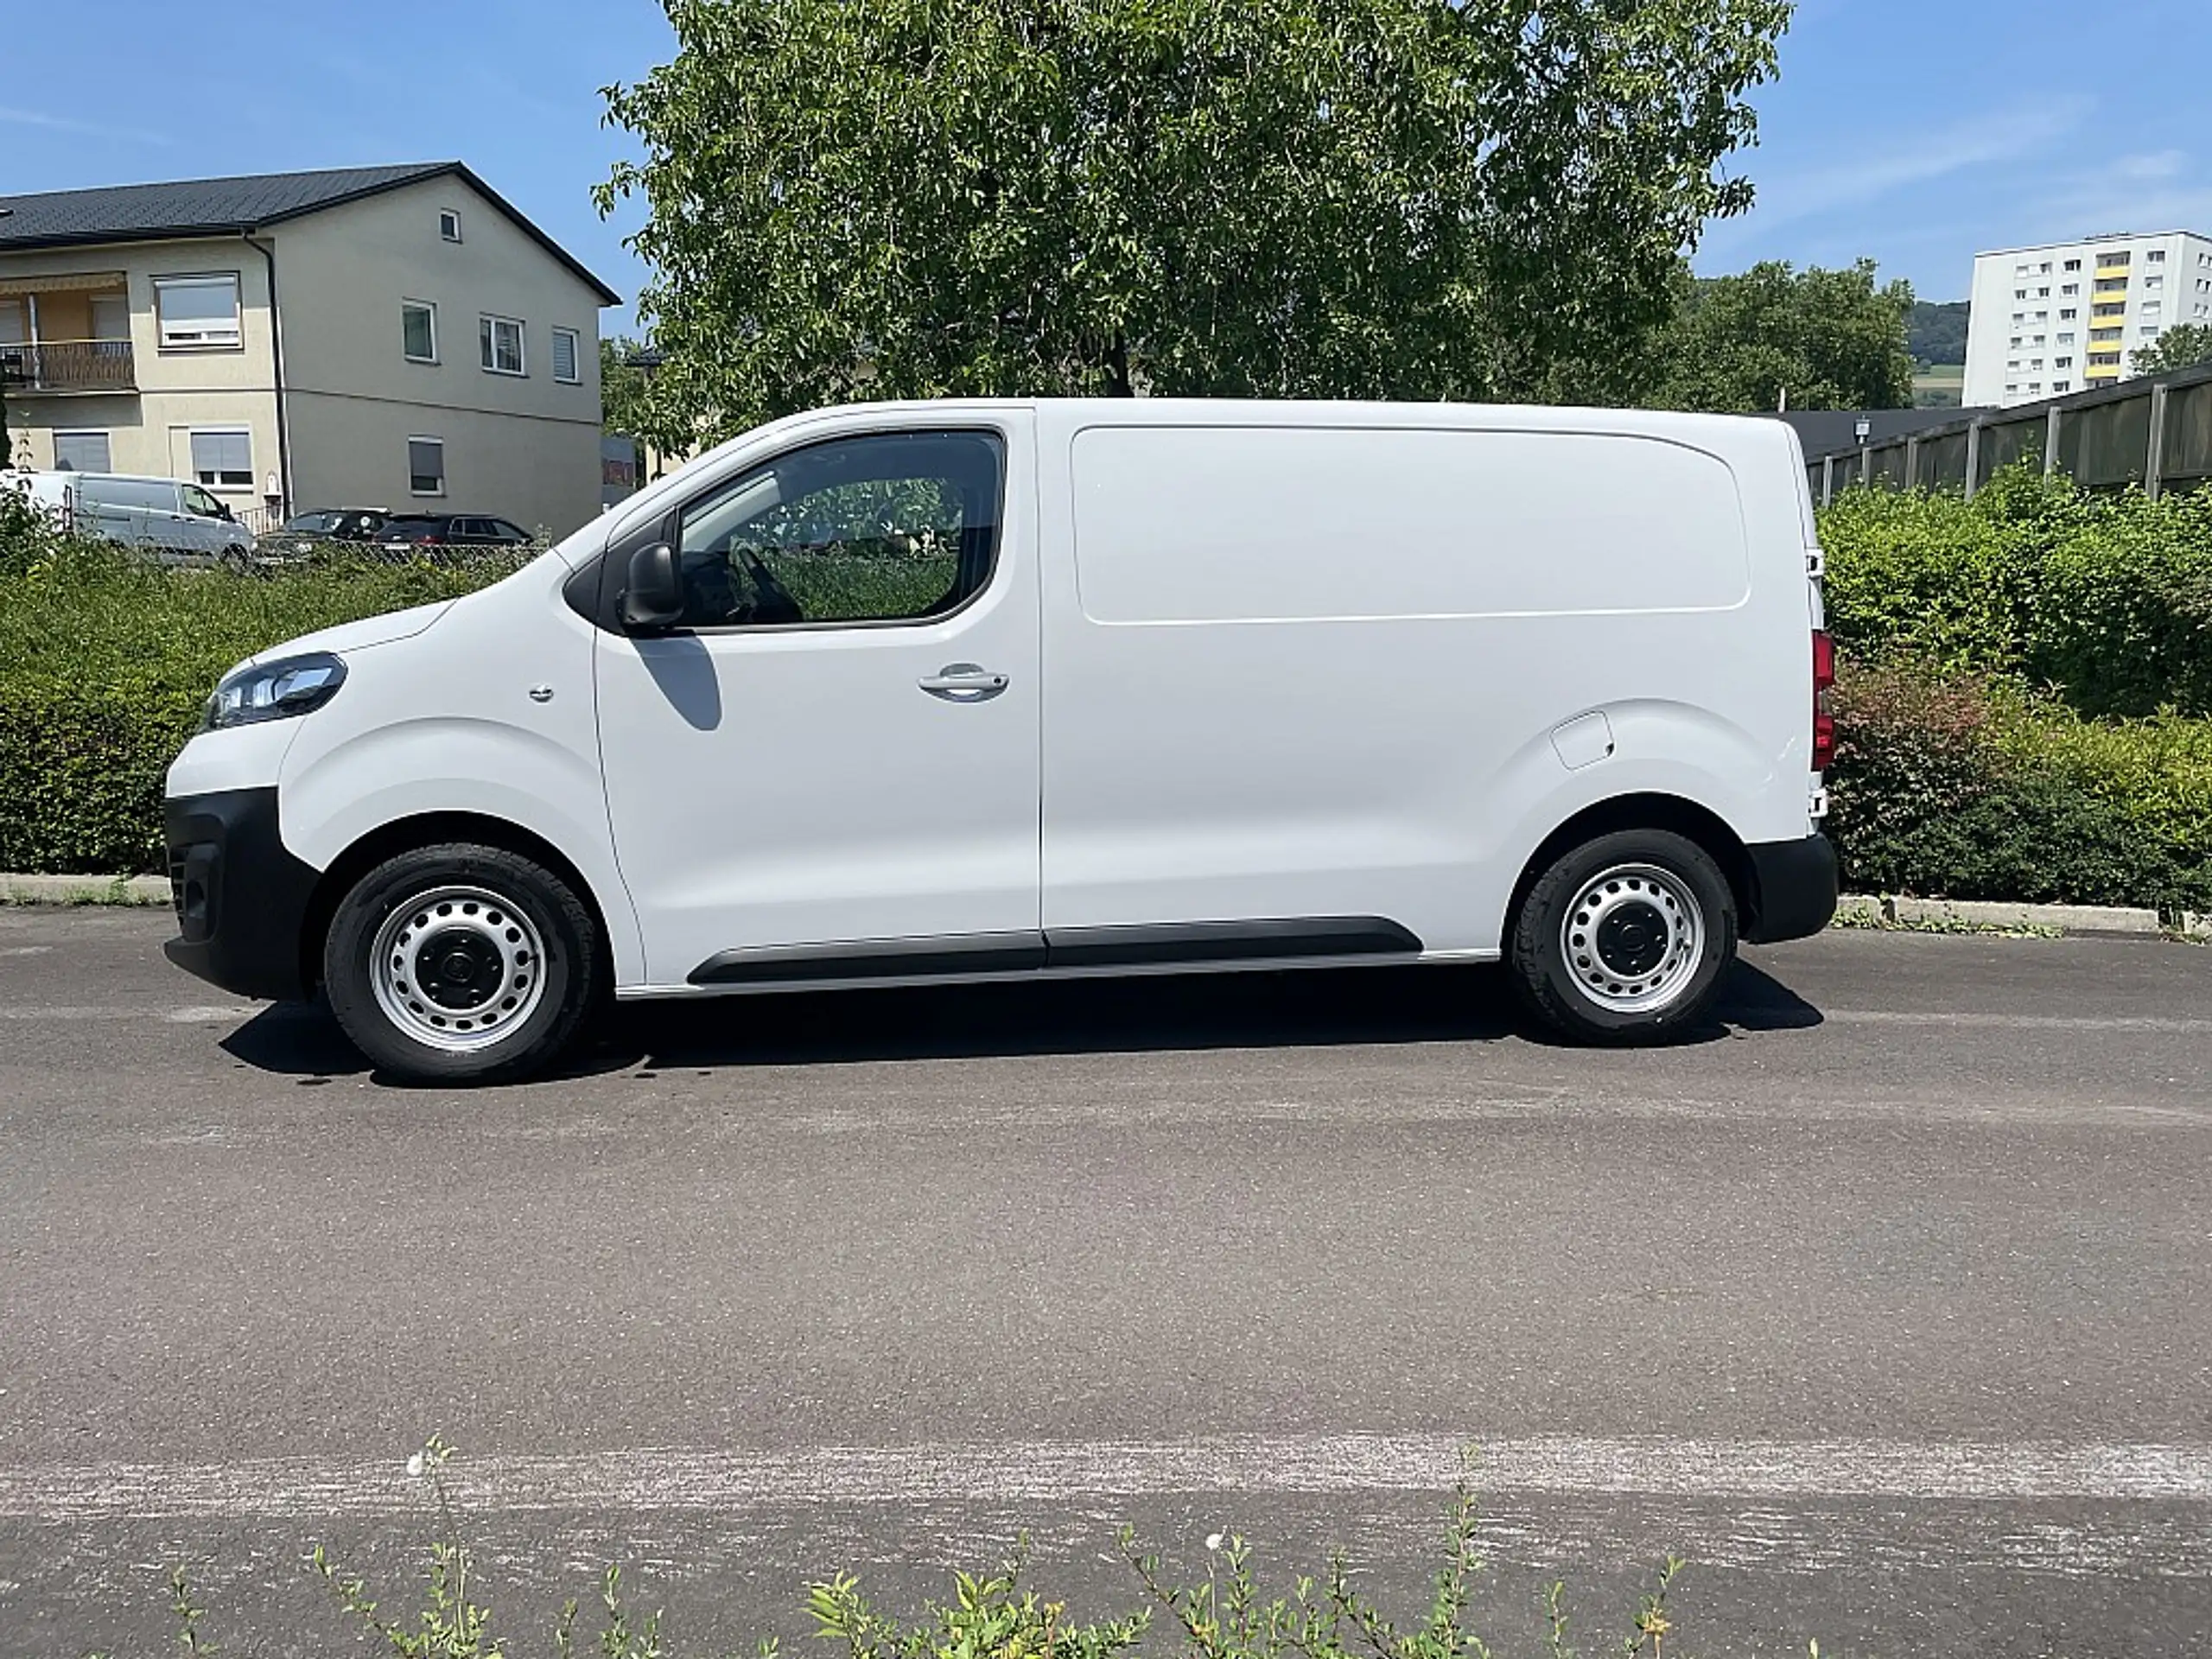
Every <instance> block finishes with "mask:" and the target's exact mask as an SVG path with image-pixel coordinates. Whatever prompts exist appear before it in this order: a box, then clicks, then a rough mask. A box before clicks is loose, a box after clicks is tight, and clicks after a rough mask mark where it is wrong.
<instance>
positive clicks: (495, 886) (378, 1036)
mask: <svg viewBox="0 0 2212 1659" xmlns="http://www.w3.org/2000/svg"><path fill="white" fill-rule="evenodd" d="M404 911H413V912H416V914H415V915H414V916H413V917H408V916H405V915H404V914H403V912H404ZM464 912H466V913H465V914H464ZM418 922H419V923H421V924H423V925H420V926H418V925H416V924H417V923H418ZM388 927H389V928H390V929H391V930H393V931H392V932H391V934H389V935H388V936H387V935H386V929H387V928H388ZM380 936H385V944H384V950H381V951H379V950H378V943H379V938H380ZM502 940H505V941H508V943H506V944H502V943H501V941H502ZM603 950H604V947H603V945H602V944H601V940H600V937H599V928H598V926H597V925H596V924H595V923H594V920H593V919H592V913H591V911H590V909H589V907H588V906H586V905H585V904H584V902H583V901H582V899H581V898H580V897H579V896H578V895H577V894H576V893H575V892H574V891H573V890H572V889H571V888H570V887H569V884H568V883H567V882H566V881H564V880H562V878H561V877H559V876H557V875H556V874H554V873H553V872H552V871H550V870H549V869H547V868H545V867H544V866H543V865H542V864H539V863H537V862H536V861H533V860H531V859H529V858H525V857H524V856H523V855H520V854H518V853H512V852H508V851H507V850H505V849H504V848H499V847H484V846H478V845H474V844H473V843H469V842H448V843H446V844H444V845H442V846H435V847H423V848H419V849H416V850H415V851H413V852H407V853H401V854H399V855H397V856H396V857H393V858H391V859H387V860H386V861H385V862H384V863H382V864H379V865H378V866H377V867H376V868H374V869H372V870H371V871H370V872H369V873H368V874H366V875H365V876H363V877H362V878H361V879H360V880H359V881H357V882H356V883H354V885H353V891H352V892H350V893H347V894H346V897H345V898H344V899H343V900H341V901H340V904H339V906H338V911H337V913H336V914H335V915H334V916H333V917H332V918H331V924H330V934H329V937H328V938H327V941H326V942H325V944H324V946H323V982H324V985H325V987H326V988H327V991H328V994H329V997H330V1008H331V1012H332V1013H333V1014H336V1015H337V1017H338V1023H339V1024H340V1026H341V1027H343V1028H344V1029H345V1032H346V1036H347V1037H349V1038H351V1039H353V1044H354V1046H356V1047H358V1048H359V1050H360V1051H361V1052H362V1053H363V1054H364V1055H365V1056H366V1057H367V1058H368V1059H369V1061H370V1063H371V1064H372V1065H375V1066H376V1067H378V1069H379V1070H381V1071H389V1072H391V1073H392V1074H393V1075H395V1076H397V1077H403V1078H405V1079H407V1080H409V1081H410V1082H416V1083H503V1082H512V1081H513V1080H515V1079H517V1078H519V1077H527V1076H530V1075H531V1074H532V1073H534V1072H537V1071H543V1070H544V1069H545V1068H546V1067H548V1066H550V1065H552V1064H553V1063H554V1062H555V1061H556V1059H558V1058H560V1056H561V1055H562V1053H563V1052H565V1051H566V1050H567V1049H568V1047H569V1045H570V1044H571V1043H572V1042H573V1041H574V1040H575V1037H576V1033H577V1031H578V1029H579V1028H580V1027H582V1024H583V1022H584V1019H585V1016H586V1014H588V1012H589V1011H590V1010H591V1008H592V1007H593V1006H594V1003H595V1001H597V994H598V991H599V988H600V982H601V978H602V977H603V976H604V974H605V965H604V957H603ZM387 953H388V954H387ZM372 954H374V955H375V956H377V957H381V958H382V959H383V960H384V962H385V964H386V965H387V966H388V967H389V969H390V972H389V974H387V975H385V976H383V977H382V979H381V982H379V977H378V969H377V965H376V964H375V963H372ZM402 963H405V964H407V965H406V966H404V967H403V966H402V965H401V964H402ZM445 963H458V964H461V967H462V968H465V969H467V970H468V973H467V975H464V974H463V973H462V972H461V971H459V970H458V969H456V970H454V973H453V976H452V978H451V979H450V980H448V979H444V978H440V977H436V976H439V975H441V974H442V973H443V972H445V971H446V969H444V968H443V967H442V964H445ZM388 1005H389V1006H388ZM502 1021H505V1023H504V1024H502V1023H501V1022H502ZM434 1024H435V1026H437V1027H442V1029H432V1028H431V1027H432V1026H433V1025H434ZM410 1026H411V1027H413V1029H410ZM426 1039H427V1040H426ZM464 1042H465V1043H466V1045H467V1046H445V1045H449V1044H450V1045H460V1044H462V1043H464Z"/></svg>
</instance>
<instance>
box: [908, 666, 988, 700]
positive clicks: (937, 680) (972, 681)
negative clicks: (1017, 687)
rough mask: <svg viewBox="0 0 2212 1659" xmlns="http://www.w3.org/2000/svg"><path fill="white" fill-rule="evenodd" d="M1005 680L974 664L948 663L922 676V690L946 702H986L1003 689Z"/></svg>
mask: <svg viewBox="0 0 2212 1659" xmlns="http://www.w3.org/2000/svg"><path fill="white" fill-rule="evenodd" d="M921 687H922V690H925V691H926V692H928V693H929V694H930V695H931V696H933V697H943V698H944V700H945V701H946V702H989V701H990V700H991V699H992V698H993V697H995V696H998V694H999V693H1000V692H1001V691H1003V690H1006V688H1007V677H1006V676H1005V675H1003V674H994V673H992V672H991V671H989V670H988V669H987V668H983V667H981V666H980V665H978V664H975V663H947V664H945V665H944V667H943V668H940V669H939V670H938V671H937V672H936V673H934V674H925V675H924V676H923V677H922V679H921Z"/></svg>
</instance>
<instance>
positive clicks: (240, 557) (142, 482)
mask: <svg viewBox="0 0 2212 1659" xmlns="http://www.w3.org/2000/svg"><path fill="white" fill-rule="evenodd" d="M10 483H11V484H12V485H13V486H14V487H15V488H16V489H17V490H18V491H20V492H21V493H22V494H24V495H26V496H28V497H29V499H31V500H33V501H35V502H37V503H38V504H39V505H41V506H43V507H45V508H46V509H47V510H48V512H51V513H52V514H53V515H54V517H55V518H57V519H58V520H59V521H60V524H62V526H63V527H64V528H65V529H67V530H70V531H74V532H75V533H77V534H78V535H80V536H98V537H102V538H104V539H105V540H107V541H111V542H119V543H122V544H124V546H126V547H137V548H143V549H145V550H148V551H149V552H151V553H153V554H154V555H155V556H156V557H163V556H166V557H167V558H168V559H169V560H170V561H181V562H185V563H207V564H213V563H221V562H224V561H229V562H232V563H244V562H245V560H246V559H247V558H248V557H249V556H251V553H252V551H253V536H252V533H251V531H248V530H247V529H246V528H245V525H243V524H239V523H238V521H237V519H236V518H233V517H232V513H231V510H230V508H229V507H228V506H226V505H225V504H224V503H223V502H221V501H220V500H219V499H216V498H215V497H214V496H213V495H211V494H209V493H207V491H206V490H204V489H202V488H200V486H199V485H197V484H194V483H191V482H189V481H188V480H183V479H175V478H152V477H139V476H136V475H133V474H124V473H77V472H70V471H67V470H66V469H65V470H63V471H60V472H52V473H19V474H12V475H11V476H10Z"/></svg>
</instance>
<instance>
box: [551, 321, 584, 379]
mask: <svg viewBox="0 0 2212 1659" xmlns="http://www.w3.org/2000/svg"><path fill="white" fill-rule="evenodd" d="M576 340H577V336H576V331H575V329H573V328H556V329H555V330H554V331H553V378H555V379H556V380H564V381H566V382H567V383H568V384H569V385H572V386H573V385H576V384H577V383H578V382H579V381H581V380H582V378H583V377H582V375H581V374H579V373H577V372H576V367H577V365H576Z"/></svg>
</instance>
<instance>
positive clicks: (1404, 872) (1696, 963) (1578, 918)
mask: <svg viewBox="0 0 2212 1659" xmlns="http://www.w3.org/2000/svg"><path fill="white" fill-rule="evenodd" d="M1820 569H1821V562H1820V554H1819V552H1818V550H1817V549H1816V547H1815V537H1814V528H1813V513H1812V505H1811V502H1810V500H1809V499H1808V493H1807V491H1806V486H1805V473H1804V468H1803V466H1802V457H1801V455H1800V453H1799V450H1798V448H1797V443H1796V438H1795V436H1794V435H1792V433H1791V432H1790V429H1789V427H1788V426H1786V425H1785V424H1783V423H1781V422H1778V421H1765V420H1746V419H1731V418H1724V417H1715V416H1688V415H1666V414H1635V413H1618V412H1609V411H1602V410H1581V409H1556V410H1551V409H1529V408H1476V407H1465V406H1454V405H1446V404H1266V403H1249V404H1248V403H1229V402H1220V403H1214V402H1180V401H1169V400H1138V401H1114V402H998V401H989V402H973V403H965V402H937V403H924V404H883V405H878V406H873V407H856V408H845V409H832V410H822V411H818V412H816V413H812V414H808V415H804V416H796V417H793V418H791V419H787V420H783V421H779V422H777V423H774V424H772V425H770V426H766V427H763V428H761V429H759V430H758V431H755V432H753V433H752V434H750V435H747V436H745V437H743V438H740V439H738V440H736V441H735V442H731V443H728V444H726V445H724V446H723V447H721V448H719V449H716V450H715V451H713V452H712V453H711V454H708V455H705V456H703V457H702V458H701V459H700V460H698V461H695V462H693V463H692V464H690V466H688V467H684V468H683V469H682V470H681V471H680V472H678V473H676V474H672V475H671V476H670V477H668V478H666V479H664V480H661V481H660V482H658V484H656V485H654V486H652V487H651V488H649V489H647V490H645V491H644V492H642V493H639V495H637V496H635V497H633V498H632V499H630V500H628V501H626V502H624V503H623V504H621V505H620V506H619V507H618V508H616V509H615V510H614V511H613V512H609V513H608V514H607V515H606V516H605V517H604V518H601V519H600V520H598V521H596V522H595V523H594V524H590V525H588V526H587V527H586V528H585V529H583V530H582V531H578V532H577V533H576V534H575V535H574V536H572V537H569V539H568V540H567V541H565V542H563V543H561V544H560V545H559V546H558V547H556V548H555V549H553V550H552V551H551V552H550V553H549V554H547V555H545V556H543V557H540V558H539V559H537V561H535V562H534V563H531V564H530V565H528V566H526V567H524V569H522V570H521V571H520V572H519V573H518V574H517V575H513V576H511V577H509V578H508V579H507V580H505V581H504V582H500V583H499V584H498V585H497V586H496V587H493V588H486V589H485V590H484V591H482V592H480V593H477V594H473V595H471V596H470V597H468V598H466V599H461V600H457V601H451V602H448V603H445V604H439V605H431V606H425V607H421V608H419V609H416V610H410V611H402V612H398V613H395V614H392V615H389V616H380V617H376V618H373V619H372V620H367V621H365V622H359V623H354V624H352V625H350V626H344V627H339V628H334V629H331V630H329V631H328V632H323V633H319V634H314V635H310V636H309V637H308V638H306V639H297V640H294V641H292V642H291V643H290V644H289V645H282V646H279V647H277V649H275V650H272V651H270V652H265V653H264V654H263V655H262V656H260V657H257V658H253V659H252V660H251V661H250V662H249V663H247V664H244V665H242V666H241V667H240V668H238V670H236V671H233V672H232V674H231V675H230V676H229V677H226V679H225V680H224V681H223V683H222V684H221V685H220V687H219V688H218V690H216V692H215V695H214V696H213V699H212V700H211V702H209V704H208V709H207V719H206V722H205V725H204V728H203V729H202V731H201V733H200V735H198V736H197V737H195V738H194V739H193V740H192V741H191V742H190V743H189V744H188V746H187V747H186V748H185V750H184V752H183V753H182V754H181V756H180V757H179V758H178V760H177V761H176V764H175V766H174V767H173V768H172V769H171V771H170V772H169V776H168V797H169V798H168V844H169V859H170V870H171V876H172V879H173V880H174V883H175V893H176V906H177V914H178V918H179V920H180V924H181V936H180V937H179V938H176V939H175V940H174V941H173V942H171V944H169V945H168V954H169V956H170V957H171V958H172V959H173V960H175V962H177V963H180V964H181V965H182V966H184V967H186V968H188V969H190V970H192V971H193V972H194V973H196V974H199V975H200V976H203V977H205V978H207V979H209V980H211V981H213V982H214V983H216V984H218V985H220V986H223V987H226V988H229V989H232V990H234V991H238V992H240V993H243V994H245V995H257V996H273V997H292V996H299V995H304V994H306V993H308V991H309V990H310V989H311V988H314V987H315V985H317V984H321V985H323V986H325V987H327V991H328V995H329V999H330V1003H331V1006H332V1007H333V1008H334V1010H335V1012H336V1014H337V1015H338V1018H339V1020H340V1021H341V1022H342V1023H343V1025H344V1027H345V1028H346V1032H347V1033H349V1035H350V1036H351V1037H352V1038H353V1040H354V1041H355V1042H356V1043H357V1044H359V1046H360V1047H361V1049H362V1050H363V1051H364V1052H365V1053H366V1054H367V1056H368V1057H369V1058H371V1059H372V1060H373V1061H374V1062H376V1063H377V1064H378V1065H380V1066H383V1067H385V1068H387V1069H388V1070H389V1071H392V1072H394V1073H397V1074H399V1075H403V1076H406V1077H416V1078H444V1079H461V1078H484V1077H511V1076H515V1075H518V1074H521V1073H524V1072H526V1071H531V1070H532V1069H534V1068H537V1067H542V1066H543V1065H546V1064H547V1063H548V1062H550V1061H551V1060H552V1059H553V1058H554V1057H555V1056H556V1055H557V1054H559V1053H560V1052H562V1050H563V1048H564V1046H567V1045H568V1044H569V1041H570V1039H572V1038H573V1037H574V1036H575V1033H576V1031H577V1029H578V1027H579V1026H580V1025H581V1024H582V1021H583V1020H584V1018H585V1016H586V1014H587V1013H588V1010H589V1009H590V1007H592V1005H593V1004H594V1001H596V1000H597V999H598V998H600V997H601V995H603V994H611V995H613V996H614V997H617V998H621V999H643V998H652V997H665V998H699V997H709V996H718V995H724V994H728V993H732V992H747V991H774V990H784V989H790V988H800V987H810V988H818V987H828V986H852V985H883V984H890V983H897V984H906V983H916V982H926V981H943V980H955V979H958V980H971V979H1008V978H1026V977H1030V976H1037V975H1076V974H1103V973H1131V972H1156V971H1173V970H1182V969H1217V968H1222V967H1228V966H1235V967H1244V968H1262V967H1263V968H1288V967H1300V966H1334V965H1343V964H1347V963H1410V962H1423V963H1471V962H1491V961H1497V960H1499V959H1501V958H1502V959H1503V960H1504V961H1505V963H1507V964H1508V967H1509V969H1510V974H1511V976H1512V978H1513V979H1514V981H1515V982H1516V983H1517V984H1518V986H1519V987H1520V988H1521V990H1522V992H1523V993H1524V994H1525V995H1526V997H1527V998H1528V999H1529V1001H1530V1002H1531V1003H1532V1004H1533V1006H1534V1007H1535V1009H1536V1010H1537V1011H1538V1012H1539V1013H1540V1014H1541V1015H1542V1016H1543V1017H1544V1018H1545V1019H1546V1020H1548V1021H1549V1022H1550V1023H1551V1024H1553V1025H1554V1026H1555V1027H1558V1028H1559V1029H1560V1031H1562V1032H1565V1033H1569V1034H1570V1035H1572V1036H1573V1037H1575V1038H1578V1039H1586V1040H1592V1041H1630V1040H1639V1039H1656V1038H1662V1037H1664V1036H1667V1035H1669V1034H1671V1033H1678V1032H1680V1031H1681V1030H1683V1029H1684V1028H1686V1027H1693V1026H1694V1025H1696V1024H1697V1023H1698V1022H1699V1021H1700V1019H1701V1018H1702V1016H1703V1015H1704V1014H1705V1013H1706V1010H1707V1007H1709V1005H1710V1002H1711V1000H1712V998H1713V995H1714V991H1715V988H1716V983H1717V982H1718V981H1719V978H1720V976H1721V975H1722V972H1723V970H1724V969H1726V967H1727V966H1728V964H1729V962H1730V960H1731V958H1732V956H1733V954H1734V952H1735V949H1736V944H1737V941H1738V939H1739V938H1744V939H1750V940H1754V941H1762V940H1772V939H1783V938H1795V937H1798V936H1800V935H1803V934H1808V933H1811V932H1814V931H1817V930H1818V929H1820V928H1821V927H1822V926H1824V925H1826V924H1827V921H1828V918H1829V917H1830V915H1831V913H1832V912H1833V911H1834V906H1835V894H1836V866H1835V860H1834V855H1833V854H1832V853H1831V851H1830V849H1829V847H1828V843H1827V841H1826V840H1825V839H1824V838H1823V837H1822V836H1821V835H1820V834H1819V826H1820V819H1821V814H1822V812H1823V810H1824V808H1825V799H1824V797H1823V794H1822V791H1821V768H1822V767H1823V766H1825V765H1826V764H1827V758H1828V756H1827V750H1828V746H1829V742H1830V738H1829V728H1828V725H1827V716H1826V715H1825V713H1824V712H1823V711H1822V709H1821V698H1820V692H1821V686H1822V684H1823V683H1824V679H1825V677H1826V675H1827V666H1828V658H1827V641H1826V636H1825V635H1824V634H1823V633H1822V632H1821V594H1820V588H1819V583H1818V577H1819V574H1820Z"/></svg>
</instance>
